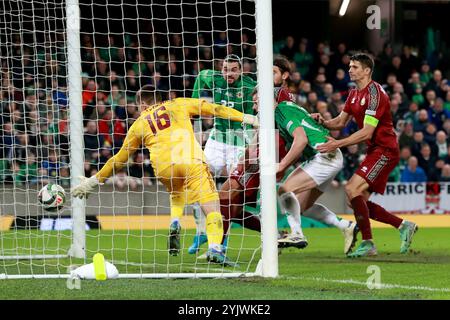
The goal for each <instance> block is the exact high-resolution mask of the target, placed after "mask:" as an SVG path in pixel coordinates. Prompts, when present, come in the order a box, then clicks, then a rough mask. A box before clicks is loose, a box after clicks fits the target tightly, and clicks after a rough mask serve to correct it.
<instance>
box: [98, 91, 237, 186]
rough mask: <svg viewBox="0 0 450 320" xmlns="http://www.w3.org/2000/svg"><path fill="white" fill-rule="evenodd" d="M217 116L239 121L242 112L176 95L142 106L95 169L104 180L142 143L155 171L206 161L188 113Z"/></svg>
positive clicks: (100, 179) (190, 114)
mask: <svg viewBox="0 0 450 320" xmlns="http://www.w3.org/2000/svg"><path fill="white" fill-rule="evenodd" d="M196 115H202V116H216V117H220V118H225V119H229V120H231V121H240V122H242V120H243V117H244V114H243V113H241V112H239V111H237V110H235V109H232V108H228V107H225V106H223V105H219V104H212V103H209V102H207V101H206V100H202V99H193V98H177V99H174V100H170V101H164V102H161V103H159V104H155V105H152V106H150V107H148V108H147V109H146V110H144V111H143V112H142V113H141V115H140V116H139V118H138V119H137V120H136V121H135V122H134V123H133V125H132V126H131V127H130V129H129V130H128V133H127V136H126V137H125V140H124V142H123V145H122V148H121V149H120V151H119V152H118V153H117V154H116V155H115V156H114V157H112V158H111V159H109V160H108V161H107V162H106V164H105V165H104V166H103V168H102V169H101V170H100V171H99V172H98V173H97V175H96V176H97V178H98V180H99V181H100V182H103V181H104V180H106V179H107V178H108V177H110V176H111V174H112V173H113V171H114V170H117V169H120V168H121V167H123V166H124V165H125V164H126V163H127V161H128V158H129V157H130V155H132V154H133V153H134V152H135V151H136V150H137V149H138V148H139V147H140V146H141V145H142V144H144V145H145V147H146V148H147V149H148V150H149V151H150V161H151V163H152V166H153V168H154V169H155V174H156V175H158V172H161V171H163V170H164V169H166V168H167V167H169V166H171V165H172V164H175V163H185V164H186V163H187V164H188V163H201V162H206V161H205V156H204V154H203V150H202V147H201V146H200V144H199V143H198V142H197V140H196V139H195V136H194V130H193V128H192V124H191V117H192V116H196Z"/></svg>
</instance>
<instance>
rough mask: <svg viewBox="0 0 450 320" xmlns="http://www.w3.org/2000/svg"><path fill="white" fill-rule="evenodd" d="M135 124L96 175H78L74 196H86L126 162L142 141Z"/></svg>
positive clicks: (73, 191)
mask: <svg viewBox="0 0 450 320" xmlns="http://www.w3.org/2000/svg"><path fill="white" fill-rule="evenodd" d="M135 124H136V123H134V124H133V126H131V128H130V130H129V131H128V133H127V136H126V137H125V140H124V142H123V145H122V148H120V150H119V152H118V153H117V154H116V155H114V157H112V158H110V159H109V160H108V161H107V162H106V163H105V165H104V166H103V167H102V169H101V170H100V171H99V172H97V174H96V175H94V176H92V177H90V178H86V177H80V179H81V182H80V184H78V185H77V186H76V187H74V188H73V189H72V194H73V196H74V197H79V198H80V199H81V198H83V197H84V196H86V197H87V196H88V195H89V194H90V193H91V192H92V191H94V188H95V187H96V186H97V185H99V184H102V183H103V182H104V181H105V180H106V179H107V178H109V177H110V176H111V175H112V173H113V172H114V171H117V170H119V169H120V168H122V167H123V166H124V165H125V164H126V163H127V161H128V158H129V157H130V156H131V155H132V154H133V153H134V152H136V150H137V149H138V148H139V146H140V145H141V141H142V139H141V138H140V135H138V134H137V132H136V128H135Z"/></svg>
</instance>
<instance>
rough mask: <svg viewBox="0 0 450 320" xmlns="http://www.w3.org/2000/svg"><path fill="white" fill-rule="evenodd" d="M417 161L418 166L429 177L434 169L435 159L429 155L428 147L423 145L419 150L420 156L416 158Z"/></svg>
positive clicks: (425, 144) (429, 149)
mask: <svg viewBox="0 0 450 320" xmlns="http://www.w3.org/2000/svg"><path fill="white" fill-rule="evenodd" d="M417 159H418V161H419V166H420V167H421V168H422V169H423V171H424V172H425V174H426V175H427V176H429V175H430V173H431V172H432V170H433V169H434V163H435V162H436V157H435V156H434V155H433V154H432V153H431V148H430V145H429V144H427V143H423V144H422V147H421V149H420V154H419V156H418V157H417Z"/></svg>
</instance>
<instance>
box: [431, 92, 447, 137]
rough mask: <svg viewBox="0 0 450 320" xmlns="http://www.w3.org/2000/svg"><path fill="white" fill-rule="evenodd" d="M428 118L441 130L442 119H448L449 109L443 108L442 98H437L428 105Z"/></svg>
mask: <svg viewBox="0 0 450 320" xmlns="http://www.w3.org/2000/svg"><path fill="white" fill-rule="evenodd" d="M428 119H430V121H431V122H432V123H434V124H435V125H436V128H437V129H438V130H442V126H443V124H444V121H445V120H446V119H450V111H447V110H444V100H442V99H441V98H437V99H436V100H435V101H434V104H432V105H430V108H429V109H428Z"/></svg>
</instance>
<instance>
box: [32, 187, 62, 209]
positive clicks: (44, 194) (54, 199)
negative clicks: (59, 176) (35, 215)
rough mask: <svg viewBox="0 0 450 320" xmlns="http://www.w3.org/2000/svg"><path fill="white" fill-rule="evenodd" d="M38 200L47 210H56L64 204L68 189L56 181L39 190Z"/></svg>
mask: <svg viewBox="0 0 450 320" xmlns="http://www.w3.org/2000/svg"><path fill="white" fill-rule="evenodd" d="M38 200H39V202H40V203H41V204H42V205H43V207H44V209H45V210H47V211H56V210H59V209H61V208H62V207H63V206H64V203H65V202H66V191H65V190H64V188H63V187H61V186H60V185H57V184H56V183H49V184H47V185H45V186H44V187H43V188H42V189H41V190H40V191H39V193H38Z"/></svg>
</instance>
